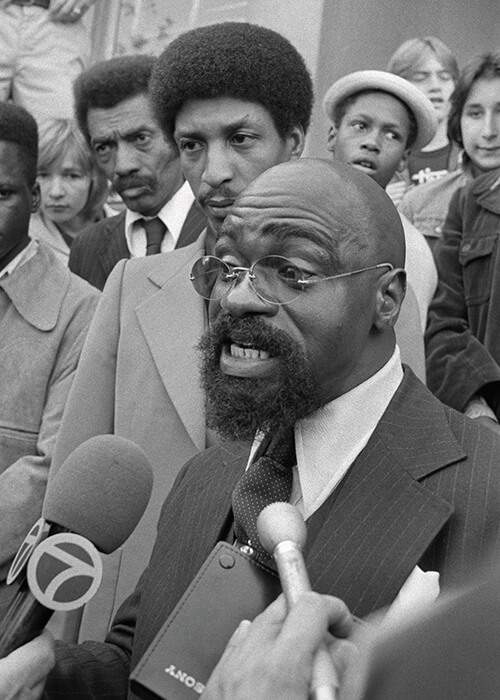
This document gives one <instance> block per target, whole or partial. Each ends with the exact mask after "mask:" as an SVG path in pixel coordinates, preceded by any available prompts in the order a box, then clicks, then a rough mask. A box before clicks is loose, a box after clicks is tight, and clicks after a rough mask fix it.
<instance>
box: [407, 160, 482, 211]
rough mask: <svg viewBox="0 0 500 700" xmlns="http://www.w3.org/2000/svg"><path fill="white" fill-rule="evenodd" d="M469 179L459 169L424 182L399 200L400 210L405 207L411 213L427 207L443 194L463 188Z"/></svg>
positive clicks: (412, 188)
mask: <svg viewBox="0 0 500 700" xmlns="http://www.w3.org/2000/svg"><path fill="white" fill-rule="evenodd" d="M469 180H470V178H468V177H467V174H466V173H465V172H464V171H463V170H462V169H461V168H460V169H458V170H454V171H453V172H451V173H447V174H446V175H443V177H440V178H439V179H437V180H431V181H430V182H425V183H424V184H423V185H418V186H417V187H411V188H410V189H409V190H407V191H406V192H405V194H404V196H403V199H402V200H401V204H400V208H401V210H402V211H403V212H404V211H405V209H406V207H409V208H411V209H412V210H413V211H415V210H418V209H420V208H421V207H425V206H427V204H428V203H429V202H431V201H433V200H435V199H436V197H439V196H442V194H443V193H445V192H450V193H452V192H453V191H454V190H455V189H457V188H458V187H463V186H464V185H466V184H467V183H468V182H469Z"/></svg>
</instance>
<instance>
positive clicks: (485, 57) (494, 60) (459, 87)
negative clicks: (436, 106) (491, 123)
mask: <svg viewBox="0 0 500 700" xmlns="http://www.w3.org/2000/svg"><path fill="white" fill-rule="evenodd" d="M481 78H485V79H486V80H489V79H491V78H500V51H495V52H491V53H485V54H482V55H481V56H477V57H476V58H473V59H472V61H470V62H469V63H467V65H466V66H464V68H463V69H462V71H461V72H460V75H459V77H458V81H457V84H456V86H455V90H454V91H453V93H452V95H451V97H450V102H451V108H450V113H449V115H448V138H449V139H450V140H453V141H455V143H457V144H458V145H459V146H460V148H463V147H464V144H463V140H462V128H461V126H460V120H461V118H462V112H463V109H464V105H465V103H466V102H467V98H468V97H469V93H470V91H471V90H472V86H473V85H474V83H475V82H476V81H477V80H480V79H481ZM462 158H463V162H464V164H467V163H469V162H470V158H469V156H468V155H467V153H465V152H464V154H463V157H462Z"/></svg>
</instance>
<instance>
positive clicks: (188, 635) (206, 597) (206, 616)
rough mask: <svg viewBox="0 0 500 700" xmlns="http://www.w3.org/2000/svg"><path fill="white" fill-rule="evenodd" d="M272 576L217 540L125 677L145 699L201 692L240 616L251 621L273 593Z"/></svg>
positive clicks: (188, 699) (185, 699)
mask: <svg viewBox="0 0 500 700" xmlns="http://www.w3.org/2000/svg"><path fill="white" fill-rule="evenodd" d="M280 593H281V585H280V582H279V579H278V576H277V574H276V573H275V572H274V571H271V570H270V569H267V568H266V567H264V566H263V565H261V564H259V563H258V562H256V561H255V560H253V559H251V558H250V557H248V556H247V555H245V554H244V553H242V552H241V551H240V550H239V549H237V548H236V547H234V546H232V545H230V544H228V543H227V542H219V543H217V545H216V546H215V547H214V549H213V550H212V552H211V553H210V554H209V556H208V557H207V559H206V560H205V562H204V563H203V566H202V567H201V569H200V570H199V571H198V573H197V575H196V576H195V578H194V579H193V581H192V582H191V584H190V586H189V588H188V589H187V590H186V592H185V593H184V595H183V596H182V598H181V600H180V601H179V602H178V603H177V605H176V607H175V608H174V610H173V611H172V613H171V615H170V616H169V617H168V619H167V621H166V622H165V624H164V625H163V627H162V628H161V630H160V631H159V632H158V634H157V635H156V637H155V639H154V640H153V642H152V643H151V645H150V646H149V648H148V649H147V651H146V653H145V654H144V656H143V657H142V659H141V660H140V661H139V663H138V664H137V666H136V668H135V669H134V671H133V673H132V675H131V686H132V691H133V692H134V693H135V694H136V695H138V696H139V697H141V698H144V699H147V700H157V699H158V698H163V699H164V700H165V699H166V700H193V699H194V698H197V697H199V696H200V695H201V693H202V692H203V690H204V687H205V684H206V683H207V681H208V678H209V677H210V674H211V673H212V670H213V669H214V667H215V665H216V664H217V662H218V660H219V659H220V657H221V656H222V653H223V651H224V649H225V646H226V644H227V642H228V641H229V638H230V637H231V635H232V634H233V632H234V630H235V629H236V628H237V627H238V625H239V623H240V622H241V620H245V619H246V620H253V618H254V617H256V615H258V614H259V613H260V612H262V611H263V610H264V608H266V607H267V606H268V605H269V604H270V603H271V602H272V601H273V600H274V599H275V598H276V597H277V596H278V595H279V594H280Z"/></svg>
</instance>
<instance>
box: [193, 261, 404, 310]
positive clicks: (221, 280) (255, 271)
mask: <svg viewBox="0 0 500 700" xmlns="http://www.w3.org/2000/svg"><path fill="white" fill-rule="evenodd" d="M384 267H387V268H389V270H393V269H394V266H393V265H391V263H379V264H378V265H370V266H369V267H362V268H360V269H358V270H351V271H350V272H341V273H340V274H338V275H329V276H327V277H319V276H316V275H314V276H311V273H309V272H306V271H305V270H302V269H301V268H300V267H298V266H297V265H295V264H294V263H293V262H291V260H289V259H288V258H285V257H282V256H281V255H266V256H265V257H263V258H260V259H259V260H257V261H256V262H254V263H253V265H251V267H239V266H237V265H231V264H230V263H226V262H224V260H221V259H220V258H217V257H216V256H215V255H204V256H203V257H201V258H198V260H197V261H196V262H195V263H194V265H193V267H192V269H191V274H190V275H189V279H190V280H191V282H192V283H193V287H194V289H195V291H196V292H197V293H198V294H199V295H200V296H201V297H203V298H204V299H208V300H213V301H217V300H220V299H223V298H224V297H225V296H226V295H227V294H229V292H230V291H231V289H232V288H233V287H234V286H235V285H236V284H237V282H238V281H239V280H240V278H241V276H242V275H243V274H245V273H246V274H248V278H249V280H250V285H251V287H252V289H253V290H254V292H255V294H257V296H258V297H259V298H260V299H262V300H263V301H265V302H268V303H270V304H278V305H280V306H281V305H282V304H290V303H291V302H292V301H294V300H295V299H297V297H298V296H300V294H301V293H302V292H303V291H305V290H306V289H307V288H308V287H310V286H312V285H315V284H318V283H319V282H324V281H326V280H335V279H340V278H341V277H351V276H352V275H358V274H359V273H361V272H367V271H368V270H378V269H380V268H384Z"/></svg>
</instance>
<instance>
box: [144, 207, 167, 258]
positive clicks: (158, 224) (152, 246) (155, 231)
mask: <svg viewBox="0 0 500 700" xmlns="http://www.w3.org/2000/svg"><path fill="white" fill-rule="evenodd" d="M142 225H143V226H144V230H145V231H146V255H156V254H157V253H161V244H162V241H163V237H164V235H165V231H166V230H167V227H166V226H165V224H164V223H163V221H162V220H161V219H159V218H158V217H157V216H155V218H154V219H142Z"/></svg>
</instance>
